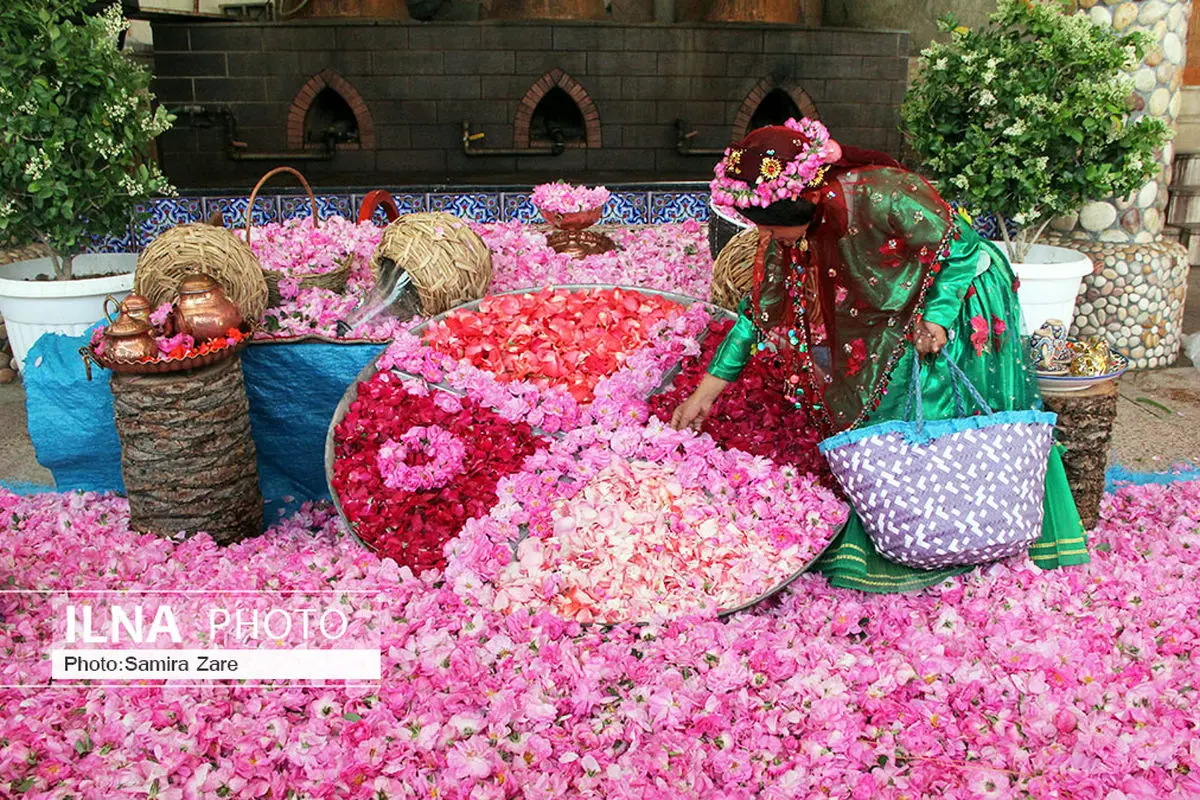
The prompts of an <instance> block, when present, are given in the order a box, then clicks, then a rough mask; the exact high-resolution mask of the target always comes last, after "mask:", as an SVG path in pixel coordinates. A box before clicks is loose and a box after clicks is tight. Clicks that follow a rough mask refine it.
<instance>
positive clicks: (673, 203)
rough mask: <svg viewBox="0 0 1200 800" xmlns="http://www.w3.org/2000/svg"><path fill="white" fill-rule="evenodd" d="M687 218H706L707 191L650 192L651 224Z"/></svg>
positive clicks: (700, 219)
mask: <svg viewBox="0 0 1200 800" xmlns="http://www.w3.org/2000/svg"><path fill="white" fill-rule="evenodd" d="M689 219H694V220H699V221H701V222H705V221H707V220H708V193H707V192H704V193H701V192H651V193H650V219H649V222H650V223H651V224H653V225H663V224H666V223H669V222H684V221H686V220H689Z"/></svg>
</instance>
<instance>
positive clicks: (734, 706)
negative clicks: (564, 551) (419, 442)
mask: <svg viewBox="0 0 1200 800" xmlns="http://www.w3.org/2000/svg"><path fill="white" fill-rule="evenodd" d="M475 524H476V523H474V522H472V523H468V527H472V526H474V525H475ZM1198 528H1200V483H1186V484H1174V485H1171V486H1145V487H1137V488H1129V489H1124V490H1122V491H1121V492H1120V493H1119V494H1118V495H1117V496H1116V497H1115V498H1109V499H1108V500H1107V501H1106V502H1105V506H1104V509H1103V515H1102V520H1101V523H1100V525H1099V526H1098V528H1097V529H1096V530H1095V531H1094V532H1093V533H1092V534H1091V546H1090V549H1091V551H1092V559H1093V560H1092V563H1091V564H1089V565H1086V566H1082V567H1071V568H1067V569H1062V570H1055V571H1050V572H1044V571H1041V570H1039V569H1037V568H1036V567H1034V566H1033V564H1032V563H1031V562H1030V561H1029V560H1028V559H1024V558H1018V559H1012V560H1009V561H1005V562H1002V563H999V564H996V565H992V566H990V567H987V568H983V569H978V570H974V571H972V572H970V573H968V574H967V575H964V576H962V577H961V578H954V579H952V580H948V581H946V582H945V583H943V584H941V585H939V586H937V587H933V588H931V589H928V590H925V591H922V592H918V593H910V594H900V595H871V594H864V593H861V592H853V591H848V590H839V589H833V588H831V587H830V586H829V584H828V583H827V582H826V581H825V580H824V579H823V578H822V577H820V576H819V575H804V576H802V577H801V578H800V579H799V580H798V581H796V582H795V583H793V584H792V586H791V588H790V589H789V590H788V591H787V592H785V593H783V596H782V600H781V602H780V603H779V604H777V605H775V606H773V607H771V608H763V607H761V606H760V607H756V608H755V609H754V610H752V611H748V612H743V613H740V614H736V615H734V616H733V617H732V618H730V619H728V620H719V619H715V618H712V617H701V616H692V617H686V618H679V619H674V620H671V621H670V622H668V623H665V624H651V625H645V626H636V625H631V624H622V625H617V626H615V627H611V628H605V627H601V626H590V627H582V626H580V625H578V624H576V623H570V622H563V621H562V620H560V619H557V618H556V617H554V616H553V615H552V614H550V613H548V612H547V613H542V614H537V615H528V614H522V613H512V614H502V613H497V612H494V611H491V610H490V609H488V608H485V607H484V608H481V607H480V606H479V605H478V604H476V603H474V602H472V601H471V598H470V596H469V595H468V594H466V593H464V592H462V591H456V587H455V586H453V585H452V584H451V583H450V582H447V581H444V580H443V576H441V575H440V574H438V573H430V574H429V575H427V576H425V577H420V576H414V575H413V574H412V573H411V572H410V571H409V570H407V569H403V568H397V566H396V564H395V563H394V562H393V561H392V560H390V559H380V558H379V557H377V556H376V555H374V554H372V553H371V552H369V551H368V550H366V549H364V548H361V547H358V546H356V545H355V544H354V543H353V542H352V541H351V540H350V539H349V538H348V536H347V535H346V534H345V532H344V530H343V528H342V526H341V525H340V524H339V523H338V520H337V517H336V515H335V514H334V513H333V512H332V510H331V509H330V508H328V507H324V508H321V507H318V508H311V507H310V508H306V509H304V510H302V511H301V512H300V513H298V514H296V515H293V516H289V517H287V518H285V519H281V520H280V522H279V523H278V524H277V525H276V526H274V527H273V528H272V529H271V530H270V531H268V532H267V533H266V534H264V535H263V536H261V537H257V538H254V539H251V540H247V541H245V542H241V543H239V544H235V545H231V546H228V547H219V546H217V545H216V544H215V543H214V542H213V541H212V540H211V539H209V538H208V537H207V536H197V537H194V538H192V539H189V540H187V541H182V542H180V541H173V540H168V539H162V538H158V537H156V536H152V535H144V534H139V533H136V532H133V531H131V530H130V528H129V512H128V503H127V502H126V501H125V500H124V499H123V498H119V497H112V496H108V497H102V496H97V495H92V494H47V495H39V496H34V497H20V496H17V495H14V494H11V493H9V492H6V491H0V576H2V577H3V580H4V583H5V584H6V586H7V587H8V588H9V590H10V591H9V592H8V593H5V594H0V609H2V611H3V613H0V650H3V652H4V654H5V657H4V659H2V660H0V684H3V685H4V687H3V688H0V707H2V708H3V709H4V714H2V715H0V741H3V742H4V746H3V747H2V748H0V795H3V796H6V797H63V798H65V797H77V798H109V797H159V798H197V799H198V800H217V799H218V798H265V797H272V798H284V797H288V796H289V794H290V795H292V796H297V797H313V798H335V797H336V798H348V799H349V800H360V799H361V800H367V799H368V798H372V799H374V798H393V800H394V799H395V798H409V797H433V796H437V797H439V798H445V799H446V800H457V799H458V798H495V799H497V800H499V798H511V797H524V798H531V800H533V799H536V800H549V799H550V798H560V797H581V798H607V800H632V799H633V798H665V797H670V798H716V797H725V798H738V800H750V799H751V798H763V800H784V799H785V798H837V799H838V800H849V799H850V798H880V800H900V799H901V798H907V799H908V800H917V798H925V797H938V798H946V800H951V799H956V800H968V798H972V799H973V798H1010V797H1013V798H1022V797H1023V798H1055V797H1057V798H1063V800H1085V798H1087V799H1089V800H1090V798H1099V799H1100V800H1165V799H1166V798H1194V797H1200V750H1198V749H1197V741H1198V738H1197V731H1200V702H1197V700H1198V697H1197V694H1198V690H1197V686H1196V663H1197V661H1198V660H1200V595H1198V594H1197V592H1196V586H1197V581H1200V534H1198V533H1197V530H1198ZM281 581H282V582H284V583H283V584H282V586H285V587H287V589H288V590H289V591H292V590H295V591H310V592H315V591H327V592H331V593H333V596H335V597H336V596H339V595H343V594H345V593H349V592H358V591H364V590H365V591H368V592H371V593H372V594H373V595H377V596H379V597H380V598H381V603H382V605H381V607H380V612H381V613H380V615H379V617H380V619H381V620H382V623H381V627H380V632H381V634H382V641H381V642H380V645H381V662H382V664H381V666H382V671H383V680H382V682H381V683H380V684H379V685H357V686H352V685H340V684H336V683H329V682H327V683H324V684H322V683H297V682H292V683H281V684H279V685H275V686H270V685H253V684H250V685H243V684H233V683H231V682H230V683H226V682H214V683H213V685H212V686H211V687H208V688H188V687H184V688H178V687H169V686H168V687H163V686H156V685H150V686H139V685H130V686H127V687H124V688H109V687H102V686H91V687H88V686H71V685H62V684H55V685H53V686H51V685H49V684H50V678H51V662H50V660H49V658H48V657H47V654H48V652H49V650H50V649H51V647H52V646H53V645H54V642H55V641H56V635H61V629H62V619H61V616H59V617H54V616H51V615H49V614H47V613H46V608H47V606H46V603H45V602H43V600H42V595H39V594H18V593H16V591H18V590H42V591H43V592H45V591H56V592H62V591H64V590H67V589H71V590H75V591H81V590H82V591H104V590H117V589H126V588H130V587H153V588H154V589H155V590H158V591H164V590H166V591H170V590H186V591H188V592H189V594H188V595H187V596H188V597H189V598H190V599H191V601H192V602H197V603H207V604H209V605H211V606H213V607H219V606H222V605H224V604H227V603H228V602H229V596H228V594H222V593H221V591H222V590H241V591H247V590H259V591H264V592H268V593H269V592H272V591H273V590H274V591H278V589H279V587H280V586H281ZM76 596H78V595H76ZM21 684H25V685H26V688H14V687H16V686H19V685H21ZM30 684H32V685H30Z"/></svg>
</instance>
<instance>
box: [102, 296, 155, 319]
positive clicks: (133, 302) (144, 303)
mask: <svg viewBox="0 0 1200 800" xmlns="http://www.w3.org/2000/svg"><path fill="white" fill-rule="evenodd" d="M109 303H112V304H113V305H114V306H116V309H117V316H120V315H121V314H128V315H129V316H131V317H133V318H134V319H140V320H141V321H142V322H145V323H146V324H147V325H149V324H150V311H151V308H150V301H149V300H147V299H146V298H144V297H142V296H141V295H140V294H131V295H127V296H126V297H125V299H124V300H118V299H117V298H115V297H113V296H112V295H111V294H110V295H109V296H108V297H106V298H104V316H106V317H108V323H109V324H110V325H111V324H112V323H113V322H115V321H116V317H114V316H113V315H112V313H111V312H110V311H109V310H108V305H109ZM152 327H153V326H152Z"/></svg>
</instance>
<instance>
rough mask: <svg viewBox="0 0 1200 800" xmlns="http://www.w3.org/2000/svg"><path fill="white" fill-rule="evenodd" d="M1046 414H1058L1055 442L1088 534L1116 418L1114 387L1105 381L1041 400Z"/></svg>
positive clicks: (1100, 496)
mask: <svg viewBox="0 0 1200 800" xmlns="http://www.w3.org/2000/svg"><path fill="white" fill-rule="evenodd" d="M1042 399H1043V401H1044V402H1045V405H1046V410H1047V411H1053V412H1054V413H1055V414H1058V439H1059V441H1060V442H1062V444H1063V446H1065V447H1066V448H1067V452H1066V453H1065V454H1064V455H1063V466H1065V467H1066V470H1067V482H1068V483H1070V484H1071V494H1072V495H1073V496H1074V497H1075V505H1076V507H1077V508H1078V509H1079V516H1080V518H1081V519H1082V520H1083V525H1084V527H1086V528H1087V529H1088V530H1091V529H1092V528H1094V527H1095V525H1096V522H1097V521H1098V520H1099V519H1100V501H1101V499H1103V497H1104V486H1105V477H1106V475H1105V473H1106V472H1107V470H1108V456H1109V453H1110V452H1111V450H1112V431H1113V422H1114V421H1116V418H1117V383H1116V381H1105V382H1104V383H1101V384H1098V385H1096V386H1093V387H1091V388H1088V389H1085V390H1083V391H1079V392H1063V393H1051V392H1046V393H1044V394H1043V396H1042Z"/></svg>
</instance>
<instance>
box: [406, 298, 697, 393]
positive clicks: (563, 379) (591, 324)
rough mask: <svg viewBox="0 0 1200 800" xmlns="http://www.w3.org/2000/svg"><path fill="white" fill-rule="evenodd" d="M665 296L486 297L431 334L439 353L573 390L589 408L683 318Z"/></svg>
mask: <svg viewBox="0 0 1200 800" xmlns="http://www.w3.org/2000/svg"><path fill="white" fill-rule="evenodd" d="M682 310H683V309H682V307H681V306H680V305H679V304H678V303H674V302H672V301H670V300H667V299H665V298H663V297H661V296H659V295H655V294H644V293H641V292H636V291H629V290H623V289H596V290H590V291H569V290H565V289H543V290H541V291H538V292H531V293H527V294H507V295H495V296H492V297H486V298H484V299H483V301H482V302H481V303H480V305H479V307H478V309H477V310H472V311H467V310H463V311H456V312H454V313H451V314H450V315H449V316H447V317H446V318H445V319H443V320H442V321H440V322H438V323H436V324H434V325H432V326H430V327H429V329H428V330H427V331H426V332H425V341H426V342H427V343H428V344H429V345H430V346H431V347H433V348H434V349H435V350H437V351H439V352H441V353H445V354H446V355H449V356H452V357H454V358H459V359H462V360H464V361H465V362H467V363H469V364H471V365H472V366H475V367H478V368H479V369H483V370H486V371H488V372H491V373H492V374H494V375H495V376H496V377H497V378H498V379H500V380H502V381H529V382H530V383H532V384H533V385H534V386H536V387H538V388H539V389H546V388H550V387H552V386H554V387H561V388H564V389H566V391H567V392H569V393H570V395H571V396H572V397H573V398H574V399H575V400H576V401H577V402H580V403H584V402H589V401H590V400H591V398H592V393H593V390H594V389H595V387H596V384H597V383H598V382H599V381H600V380H602V379H603V378H605V377H608V376H609V375H611V374H612V373H613V372H615V371H616V370H617V369H619V368H620V367H621V366H622V365H623V364H624V363H625V362H626V360H627V359H628V358H629V357H630V356H631V355H632V354H634V353H636V352H637V351H638V350H640V349H641V348H642V347H644V346H645V345H646V344H647V343H648V342H649V336H650V332H651V331H652V330H653V329H654V328H655V326H656V325H657V324H658V323H660V322H662V321H663V320H666V319H668V318H669V317H671V316H673V315H677V314H679V313H681V312H682Z"/></svg>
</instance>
